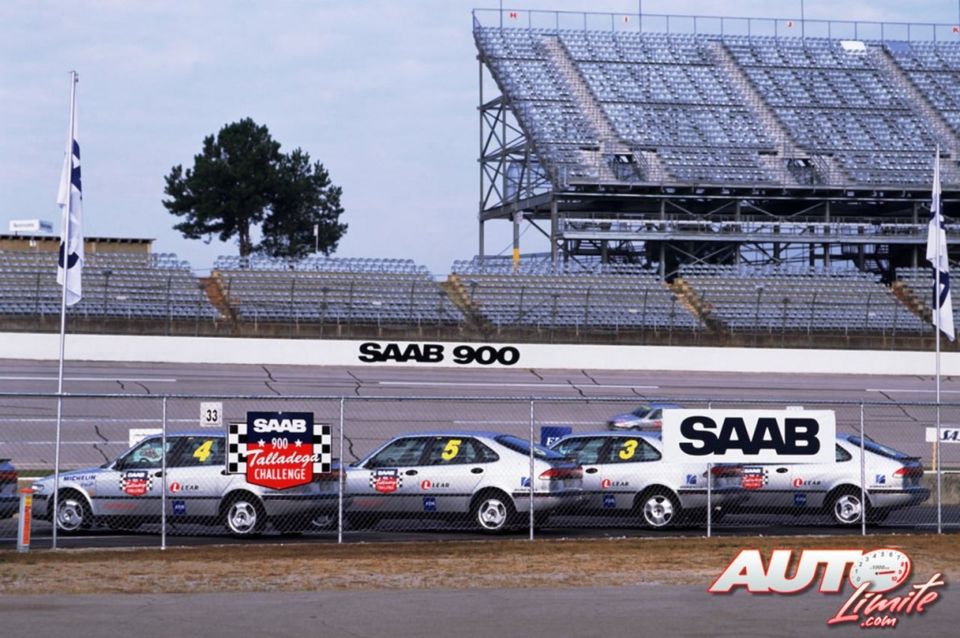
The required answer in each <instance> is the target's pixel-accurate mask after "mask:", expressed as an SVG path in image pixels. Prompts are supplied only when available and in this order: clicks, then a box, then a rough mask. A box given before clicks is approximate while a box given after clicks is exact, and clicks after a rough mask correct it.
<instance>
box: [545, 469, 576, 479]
mask: <svg viewBox="0 0 960 638" xmlns="http://www.w3.org/2000/svg"><path fill="white" fill-rule="evenodd" d="M582 478H583V468H582V467H551V468H550V469H549V470H546V471H544V472H541V473H540V480H542V481H563V480H566V479H582Z"/></svg>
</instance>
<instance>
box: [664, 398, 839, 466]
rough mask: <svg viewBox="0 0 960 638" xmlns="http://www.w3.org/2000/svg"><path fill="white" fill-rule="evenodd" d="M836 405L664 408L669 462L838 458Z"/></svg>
mask: <svg viewBox="0 0 960 638" xmlns="http://www.w3.org/2000/svg"><path fill="white" fill-rule="evenodd" d="M836 433H837V423H836V416H835V415H834V413H833V410H664V411H663V460H664V461H667V462H668V463H689V462H691V461H703V462H709V463H835V462H836V456H835V451H834V447H835V445H836V443H835V439H836Z"/></svg>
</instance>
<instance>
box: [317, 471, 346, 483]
mask: <svg viewBox="0 0 960 638" xmlns="http://www.w3.org/2000/svg"><path fill="white" fill-rule="evenodd" d="M340 476H341V472H340V470H332V471H330V472H323V473H321V474H314V475H313V480H314V482H315V483H321V482H323V481H339V480H340Z"/></svg>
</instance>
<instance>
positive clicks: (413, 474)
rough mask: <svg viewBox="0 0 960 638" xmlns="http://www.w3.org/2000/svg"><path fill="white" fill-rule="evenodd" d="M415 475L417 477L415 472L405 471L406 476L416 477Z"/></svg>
mask: <svg viewBox="0 0 960 638" xmlns="http://www.w3.org/2000/svg"><path fill="white" fill-rule="evenodd" d="M416 475H417V471H416V470H407V476H416Z"/></svg>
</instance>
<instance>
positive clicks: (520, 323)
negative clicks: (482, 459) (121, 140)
mask: <svg viewBox="0 0 960 638" xmlns="http://www.w3.org/2000/svg"><path fill="white" fill-rule="evenodd" d="M473 35H474V40H475V43H476V47H477V52H478V60H479V65H480V85H479V89H480V115H481V118H480V119H481V148H480V157H479V160H480V187H481V204H480V210H479V231H480V232H479V254H478V255H477V256H475V257H473V258H472V259H469V260H458V261H456V262H455V263H454V264H453V265H452V267H451V269H450V272H449V273H443V274H441V275H439V276H437V275H436V274H432V273H430V272H429V271H428V270H427V269H426V268H425V267H424V266H422V265H419V264H416V263H415V262H413V261H412V260H407V259H382V258H369V259H366V258H330V257H308V258H306V259H302V260H298V261H288V260H277V259H270V258H265V257H242V258H241V257H226V256H225V257H220V258H218V259H217V261H216V263H215V266H214V268H213V271H212V272H211V273H210V274H209V276H202V277H196V276H194V275H193V274H192V271H191V268H190V266H189V265H188V264H186V263H185V262H181V261H179V260H178V259H177V258H176V257H175V256H173V255H154V254H151V253H150V252H149V242H148V240H102V241H105V242H108V243H107V244H105V245H104V248H102V249H100V250H91V249H90V247H88V252H87V263H86V267H85V270H84V299H83V302H82V303H81V304H79V305H78V306H76V307H75V308H72V309H71V313H72V314H73V315H75V316H77V317H81V318H85V319H88V320H89V321H90V322H91V329H103V328H104V323H103V322H110V323H109V325H108V326H107V328H108V329H111V330H118V331H152V332H158V331H162V332H166V333H171V332H177V333H192V334H230V335H257V336H315V337H328V336H330V337H373V336H384V335H389V336H397V337H405V338H411V339H414V338H424V337H426V336H429V337H431V338H434V337H435V338H438V339H439V338H456V339H490V338H492V337H496V338H498V339H516V340H549V341H579V342H616V343H700V344H715V345H795V346H802V347H826V346H839V347H883V348H887V347H889V348H894V347H902V348H927V347H929V346H930V344H931V342H932V339H933V336H934V334H935V333H934V331H933V329H932V326H931V321H930V317H931V311H930V303H931V300H930V296H931V295H930V292H929V291H930V289H931V285H932V281H931V276H930V271H929V269H928V268H925V267H924V266H925V261H924V259H923V248H924V245H925V242H926V238H927V224H926V220H927V218H928V216H929V201H930V192H931V186H932V164H933V157H934V148H935V147H937V145H939V148H940V160H941V168H942V184H943V193H944V195H943V198H944V203H945V210H946V213H947V214H949V213H950V212H951V210H952V207H953V206H954V205H956V203H957V202H958V195H960V88H958V87H960V35H958V34H957V33H954V32H953V30H952V29H951V28H950V26H949V25H893V24H882V23H841V22H822V23H821V22H809V21H808V22H807V23H794V22H793V21H783V20H762V19H748V18H744V19H740V18H709V17H707V18H704V17H695V16H657V15H647V14H645V15H643V16H639V15H634V16H628V15H618V14H585V13H561V12H538V11H514V10H505V11H503V12H502V13H501V12H497V11H484V10H476V11H475V12H474V23H473ZM498 219H506V220H510V221H511V223H512V224H513V230H514V250H515V256H516V257H519V256H520V251H519V249H520V246H519V236H520V234H521V233H520V226H521V224H523V223H528V224H531V225H534V226H536V228H537V230H540V231H541V232H543V233H544V234H545V235H547V236H548V237H549V240H550V252H549V253H547V254H545V255H531V254H528V255H526V256H523V257H522V258H520V259H516V257H515V258H513V259H512V258H509V257H507V258H501V257H494V256H490V255H488V254H485V250H484V225H485V223H486V222H488V221H492V220H498ZM948 222H949V219H948ZM547 224H549V228H544V227H545V226H547ZM947 229H948V244H949V245H950V247H951V248H953V247H955V245H956V243H957V237H960V225H957V224H953V223H948V225H947ZM9 239H10V241H7V242H6V243H4V241H0V285H2V286H3V290H4V294H3V297H2V298H0V321H2V322H3V324H4V326H5V328H7V329H24V330H27V329H53V327H54V325H55V324H54V323H52V322H49V321H47V319H50V318H55V317H56V316H57V313H58V312H59V303H60V302H59V294H60V292H59V288H57V287H56V284H55V279H54V273H55V270H54V267H53V266H54V258H55V257H54V254H53V252H52V250H53V249H54V245H55V243H54V241H53V239H52V238H49V237H47V238H42V241H41V239H39V238H34V239H35V240H36V241H38V242H40V244H42V245H43V246H41V248H42V249H34V248H33V247H32V245H31V247H27V245H26V244H25V243H24V238H9ZM0 240H3V238H2V237H0ZM110 241H116V242H118V246H126V249H124V250H122V251H121V253H123V252H126V253H130V252H131V251H132V252H133V253H136V254H118V253H117V252H116V250H114V249H113V248H111V247H110V244H109V242H110ZM131 242H132V243H131ZM137 242H139V243H137ZM134 248H135V250H134ZM954 300H955V301H957V300H960V296H956V295H955V296H954ZM955 314H957V315H958V316H960V308H955ZM38 319H39V322H38V321H37V320H38ZM945 347H947V348H956V347H957V346H956V344H952V345H945Z"/></svg>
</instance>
